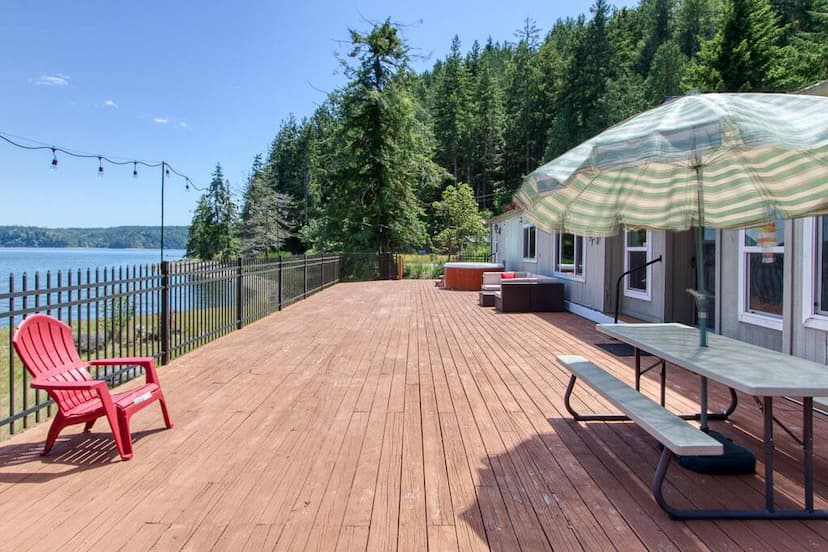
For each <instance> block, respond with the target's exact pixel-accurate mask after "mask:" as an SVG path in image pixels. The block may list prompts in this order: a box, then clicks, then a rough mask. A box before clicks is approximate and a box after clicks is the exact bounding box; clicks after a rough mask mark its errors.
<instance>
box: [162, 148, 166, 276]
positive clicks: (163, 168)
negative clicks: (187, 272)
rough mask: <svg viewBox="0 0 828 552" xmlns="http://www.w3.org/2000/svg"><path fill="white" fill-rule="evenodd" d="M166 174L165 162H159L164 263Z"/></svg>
mask: <svg viewBox="0 0 828 552" xmlns="http://www.w3.org/2000/svg"><path fill="white" fill-rule="evenodd" d="M166 174H167V162H166V161H161V262H162V263H163V262H164V178H165V176H166Z"/></svg>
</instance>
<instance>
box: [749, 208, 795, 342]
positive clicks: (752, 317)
mask: <svg viewBox="0 0 828 552" xmlns="http://www.w3.org/2000/svg"><path fill="white" fill-rule="evenodd" d="M777 224H783V225H784V226H783V230H782V232H783V234H782V235H783V243H787V240H786V239H785V238H784V236H785V233H786V232H787V231H788V228H787V225H788V224H790V221H786V220H784V219H778V220H777ZM746 232H747V230H746V229H744V228H742V229H740V230H739V285H738V288H739V289H738V295H739V310H738V312H739V314H738V320H739V322H744V323H746V324H752V325H754V326H761V327H764V328H768V329H771V330H777V331H780V332H781V331H782V327H783V324H784V314H783V315H781V316H780V315H778V314H773V313H764V312H761V311H751V310H748V293H749V292H750V284H749V282H748V281H747V278H748V276H749V272H748V260H747V258H748V255H751V254H756V253H775V254H781V255H782V266H783V268H782V274H783V276H782V278H783V281H782V289H783V299H782V301H783V305H782V308H783V310H784V308H785V305H784V289H785V281H784V273H785V272H784V271H785V269H784V263H785V256H786V255H785V245H781V246H779V245H775V246H773V247H770V248H762V246H759V245H751V246H747V245H745V234H746Z"/></svg>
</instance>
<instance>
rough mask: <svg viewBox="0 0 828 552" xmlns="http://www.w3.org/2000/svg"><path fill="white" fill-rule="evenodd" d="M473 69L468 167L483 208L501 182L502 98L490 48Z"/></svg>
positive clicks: (488, 203)
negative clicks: (474, 79)
mask: <svg viewBox="0 0 828 552" xmlns="http://www.w3.org/2000/svg"><path fill="white" fill-rule="evenodd" d="M477 67H478V69H477V79H476V82H475V89H474V97H473V102H472V105H473V108H472V124H471V129H470V133H469V134H470V136H469V140H470V142H471V154H470V157H471V159H470V161H469V163H468V164H469V167H470V168H471V171H470V174H469V177H470V180H471V182H472V189H473V190H474V193H475V197H476V198H477V199H478V205H480V206H481V207H482V208H484V209H485V208H486V207H487V206H488V205H490V204H491V203H492V195H493V192H494V191H495V189H496V188H497V187H498V186H499V185H500V184H501V182H502V181H503V172H502V168H503V167H502V163H503V145H504V144H503V96H502V93H501V90H500V86H499V84H498V81H497V78H496V77H495V73H494V70H493V68H492V50H491V48H490V45H487V47H486V49H485V50H484V51H483V53H482V55H481V56H480V60H479V62H478V64H477Z"/></svg>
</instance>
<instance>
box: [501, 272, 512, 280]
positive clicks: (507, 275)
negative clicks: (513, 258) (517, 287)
mask: <svg viewBox="0 0 828 552" xmlns="http://www.w3.org/2000/svg"><path fill="white" fill-rule="evenodd" d="M514 277H515V273H514V272H501V273H500V279H501V280H512V279H513V278H514Z"/></svg>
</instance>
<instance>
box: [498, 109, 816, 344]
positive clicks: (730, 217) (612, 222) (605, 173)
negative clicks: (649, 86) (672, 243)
mask: <svg viewBox="0 0 828 552" xmlns="http://www.w3.org/2000/svg"><path fill="white" fill-rule="evenodd" d="M514 201H515V203H517V204H518V205H519V206H520V207H522V208H523V209H524V210H525V213H526V215H527V216H528V218H529V219H530V220H531V221H532V222H534V223H535V224H536V225H537V226H538V227H539V228H542V229H545V230H547V231H549V232H561V231H563V232H569V233H573V234H578V235H582V236H590V237H608V236H614V235H616V234H617V233H618V231H619V230H620V229H621V227H622V226H624V227H626V228H629V229H642V228H643V229H651V230H676V231H678V230H687V229H689V228H693V227H695V228H696V229H697V232H696V236H697V237H696V242H697V243H696V255H697V258H702V253H701V247H702V240H701V234H702V229H703V228H704V227H710V228H747V227H752V226H760V225H762V224H766V223H769V222H772V221H773V220H774V219H775V218H777V217H779V218H788V219H789V218H797V217H803V216H809V215H819V214H828V98H823V97H818V96H803V95H794V94H701V95H692V96H686V97H682V98H678V99H675V100H673V101H670V102H668V103H665V104H664V105H661V106H659V107H657V108H655V109H651V110H649V111H646V112H644V113H641V114H639V115H636V116H634V117H632V118H630V119H628V120H626V121H624V122H622V123H620V124H618V125H616V126H613V127H611V128H609V129H607V130H606V131H604V132H602V133H601V134H599V135H598V136H596V137H594V138H592V139H590V140H587V141H586V142H584V143H583V144H581V145H579V146H577V147H575V148H573V149H571V150H570V151H568V152H566V153H565V154H563V155H561V156H560V157H558V158H557V159H554V160H552V161H550V162H549V163H546V164H545V165H543V166H541V167H539V168H538V169H536V170H535V171H533V172H532V173H531V174H529V175H528V176H527V177H526V178H525V179H524V182H523V185H522V186H521V188H520V189H519V190H518V191H517V193H516V194H515V196H514ZM696 266H697V271H698V272H697V286H698V290H699V292H700V293H697V294H696V299H697V301H698V302H699V307H700V308H699V326H700V329H701V344H702V345H703V346H704V345H706V343H707V342H706V334H705V329H706V323H705V317H706V308H704V306H705V305H704V301H705V297H704V295H703V292H704V290H705V289H706V287H705V285H704V273H703V270H702V263H696Z"/></svg>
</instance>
